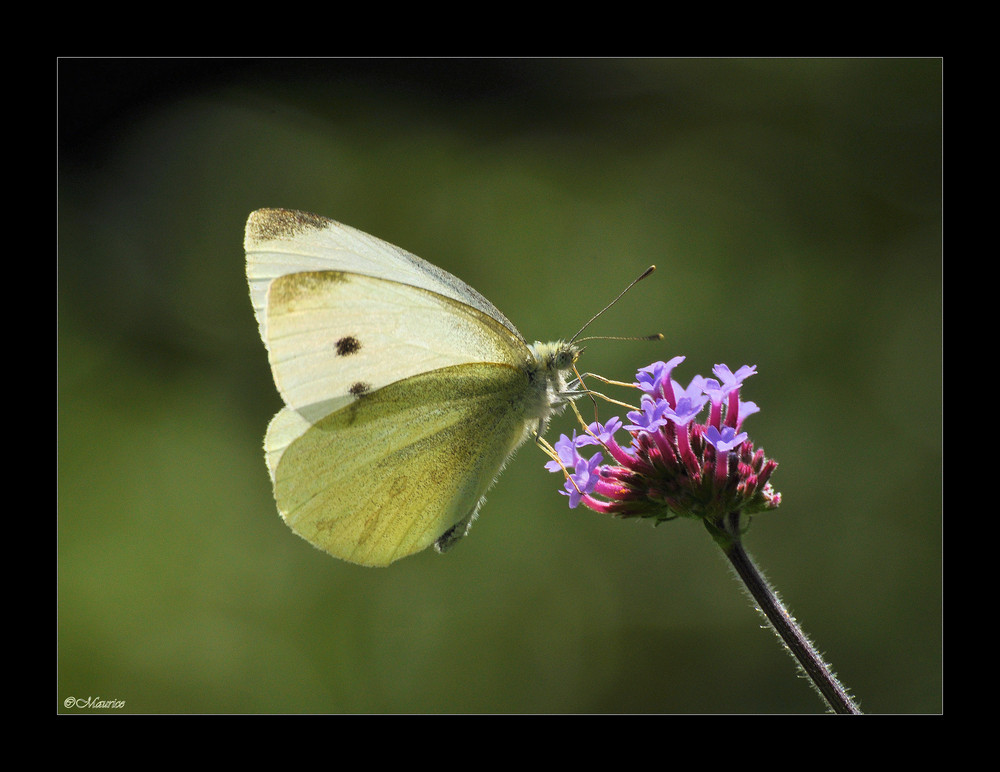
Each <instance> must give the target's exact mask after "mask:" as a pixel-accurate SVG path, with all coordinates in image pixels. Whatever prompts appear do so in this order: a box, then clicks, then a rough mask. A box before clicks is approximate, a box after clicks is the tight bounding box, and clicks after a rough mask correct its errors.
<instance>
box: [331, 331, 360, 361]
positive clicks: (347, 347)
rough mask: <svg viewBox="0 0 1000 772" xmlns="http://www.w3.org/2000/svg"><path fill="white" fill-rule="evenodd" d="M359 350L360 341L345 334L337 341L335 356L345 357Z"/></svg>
mask: <svg viewBox="0 0 1000 772" xmlns="http://www.w3.org/2000/svg"><path fill="white" fill-rule="evenodd" d="M360 350H361V341H360V340H358V339H357V338H355V337H354V336H353V335H345V336H344V337H343V338H341V339H340V340H338V341H337V356H341V357H346V356H350V355H351V354H357V353H358V352H359V351H360Z"/></svg>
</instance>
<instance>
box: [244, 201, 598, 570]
mask: <svg viewBox="0 0 1000 772" xmlns="http://www.w3.org/2000/svg"><path fill="white" fill-rule="evenodd" d="M244 246H245V249H246V253H247V280H248V282H249V284H250V299H251V301H252V303H253V309H254V314H255V315H256V317H257V323H258V325H259V328H260V335H261V338H262V339H263V341H264V344H265V345H266V346H267V351H268V359H269V360H270V363H271V372H272V374H273V375H274V382H275V385H276V386H277V387H278V391H279V392H280V393H281V397H282V399H283V400H284V402H285V405H286V406H285V407H284V408H282V410H281V411H280V412H279V413H278V414H277V415H276V416H275V417H274V418H273V419H272V421H271V424H270V426H268V429H267V436H266V438H265V440H264V449H265V455H266V459H267V465H268V469H269V470H270V473H271V482H272V483H273V485H274V497H275V500H276V501H277V504H278V510H279V512H280V513H281V516H282V517H283V518H284V520H285V522H286V523H287V524H288V525H289V526H290V527H291V528H292V530H293V531H295V532H296V533H297V534H299V536H302V537H303V538H304V539H306V540H307V541H309V542H310V543H312V544H313V545H315V546H316V547H319V548H320V549H322V550H325V551H326V552H329V553H330V554H331V555H334V556H335V557H338V558H342V559H343V560H348V561H350V562H352V563H359V564H362V565H369V566H385V565H388V564H390V563H392V562H393V561H395V560H398V559H400V558H403V557H406V556H407V555H412V554H413V553H415V552H419V551H420V550H423V549H425V548H427V547H429V546H430V545H431V544H434V545H435V546H436V547H437V549H438V550H439V551H442V552H443V551H444V550H446V549H448V548H449V547H451V546H452V545H453V544H454V543H455V542H456V541H458V540H459V539H460V538H461V537H462V536H464V535H465V533H466V532H467V531H468V529H469V527H470V526H471V524H472V521H473V519H474V518H475V517H476V513H477V511H478V510H479V507H480V506H481V504H482V502H483V497H484V494H485V493H486V491H487V490H488V489H489V487H490V486H491V485H492V484H493V481H494V479H495V478H496V477H497V475H498V474H499V473H500V471H501V469H502V468H503V466H504V464H505V463H506V461H507V459H508V458H510V456H511V455H512V454H513V452H514V451H515V450H516V449H517V447H518V446H519V445H520V444H521V443H522V442H524V441H525V439H527V438H528V437H529V436H532V435H534V433H535V432H538V433H539V434H540V433H541V432H542V431H543V429H544V427H545V424H546V422H547V421H548V419H549V418H550V417H551V416H552V415H553V414H554V413H555V412H557V411H558V410H559V409H561V407H562V405H563V404H564V403H565V401H566V400H567V399H570V398H572V397H573V396H574V394H573V393H572V392H568V391H567V383H568V378H569V374H570V372H571V371H572V366H573V364H574V362H575V361H576V358H577V356H578V354H579V350H578V349H577V348H576V347H575V346H574V345H572V344H570V343H563V342H561V341H560V342H556V343H537V342H536V343H534V344H531V345H528V344H527V343H526V342H525V340H524V338H522V337H521V334H520V333H519V332H518V331H517V329H516V328H515V327H514V325H513V324H511V323H510V322H509V321H508V320H507V318H506V317H505V316H504V315H503V314H502V313H500V311H498V310H497V309H496V308H495V307H494V306H493V304H492V303H490V302H489V301H488V300H486V298H484V297H483V296H482V295H480V294H479V293H478V292H476V291H475V290H474V289H472V287H470V286H469V285H467V284H465V283H464V282H462V281H461V280H460V279H457V278H456V277H454V276H452V275H451V274H450V273H447V272H446V271H443V270H441V269H440V268H438V267H436V266H434V265H431V264H430V263H428V262H426V261H425V260H421V259H420V258H419V257H416V256H415V255H411V254H410V253H409V252H406V251H405V250H402V249H400V248H399V247H394V246H392V245H391V244H387V243H386V242H384V241H381V240H379V239H377V238H375V237H373V236H369V235H368V234H366V233H362V232H361V231H358V230H355V229H354V228H350V227H348V226H346V225H341V224H340V223H337V222H334V221H332V220H327V219H326V218H323V217H318V216H317V215H313V214H306V213H303V212H293V211H288V210H284V209H261V210H259V211H256V212H254V213H253V214H251V215H250V217H249V219H248V220H247V226H246V236H245V240H244Z"/></svg>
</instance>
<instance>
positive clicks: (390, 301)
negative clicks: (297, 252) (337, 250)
mask: <svg viewBox="0 0 1000 772" xmlns="http://www.w3.org/2000/svg"><path fill="white" fill-rule="evenodd" d="M267 320H268V324H267V336H268V337H267V341H266V342H267V348H268V355H269V358H270V361H271V369H272V371H273V373H274V379H275V383H276V384H277V386H278V390H279V391H280V392H281V395H282V397H283V399H284V401H285V403H286V404H287V405H289V406H291V407H293V408H295V409H297V410H299V411H300V412H302V414H303V415H304V416H305V417H306V418H308V419H310V420H317V419H318V418H321V417H323V416H324V415H326V414H327V413H328V412H330V403H331V400H340V399H342V398H344V397H346V396H353V397H358V396H362V395H364V394H369V393H371V392H374V391H377V390H378V389H380V388H382V387H383V386H385V385H387V384H389V383H393V382H395V381H398V380H402V379H404V378H408V377H410V376H412V375H416V374H418V373H424V372H429V371H433V370H437V369H440V368H442V367H450V366H452V365H458V364H467V363H470V362H484V361H485V362H497V363H501V364H506V365H510V366H513V367H523V365H524V364H525V363H526V362H527V361H529V360H528V358H529V357H530V356H531V355H530V353H529V351H528V349H527V347H526V346H525V345H524V343H523V342H522V341H521V340H520V339H518V338H515V337H514V336H513V335H512V334H511V333H510V331H509V330H508V329H507V328H506V327H504V326H503V325H502V324H500V323H498V322H496V321H494V320H493V319H492V318H491V317H488V316H485V315H484V314H482V313H481V312H480V311H478V310H477V309H475V308H472V307H471V306H467V305H465V304H463V303H459V302H457V301H455V300H452V299H451V298H447V297H444V296H443V295H439V294H437V293H434V292H430V291H428V290H424V289H421V288H419V287H412V286H408V285H406V284H399V283H398V282H394V281H387V280H385V279H375V278H372V277H369V276H361V275H358V274H351V273H343V272H336V271H321V272H308V273H296V274H288V275H285V276H281V277H279V278H277V279H275V280H274V281H273V282H272V284H271V288H270V290H269V292H268V296H267Z"/></svg>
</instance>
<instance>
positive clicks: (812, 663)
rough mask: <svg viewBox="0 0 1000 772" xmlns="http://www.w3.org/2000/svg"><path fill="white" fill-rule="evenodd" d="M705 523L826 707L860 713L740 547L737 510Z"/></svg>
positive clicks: (835, 710) (841, 711)
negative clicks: (718, 519) (715, 520)
mask: <svg viewBox="0 0 1000 772" xmlns="http://www.w3.org/2000/svg"><path fill="white" fill-rule="evenodd" d="M705 526H706V527H707V528H708V531H709V533H710V534H712V538H713V539H715V541H716V543H717V544H718V545H719V546H720V547H721V548H722V551H723V553H725V555H726V557H727V558H729V562H730V563H731V564H732V566H733V568H734V569H735V570H736V573H737V574H738V575H739V577H740V579H742V580H743V584H744V586H745V587H746V589H747V591H748V592H749V593H750V595H751V596H752V597H753V599H754V600H755V601H756V603H757V608H759V609H760V611H761V612H762V613H763V614H764V616H765V617H767V621H768V622H770V624H771V627H772V628H773V629H774V631H775V632H776V633H777V634H778V637H779V638H781V640H782V641H784V643H785V646H786V647H787V648H788V650H789V651H790V652H791V654H792V656H794V657H795V659H796V660H798V663H799V666H800V667H801V668H802V670H803V671H804V672H805V674H806V675H807V676H809V679H810V680H811V681H812V683H813V686H815V687H816V690H817V691H818V692H819V693H820V695H822V697H823V699H825V700H826V702H827V703H828V704H829V706H830V708H831V709H832V710H833V711H834V712H835V713H849V714H860V713H861V709H860V708H859V707H858V706H857V704H856V703H855V702H854V700H853V699H851V696H850V695H849V694H848V693H847V690H846V689H845V688H844V687H843V686H842V685H841V683H840V681H838V680H837V677H836V676H835V675H834V674H833V671H832V670H831V669H830V666H829V665H827V664H826V662H824V661H823V658H822V657H820V655H819V652H817V651H816V647H815V646H813V645H812V642H810V640H809V639H808V638H807V637H806V636H805V633H803V632H802V629H801V628H800V627H799V626H798V624H797V623H796V621H795V619H794V618H793V617H792V615H791V614H790V613H789V612H788V609H787V608H785V605H784V604H783V603H782V602H781V599H780V598H779V597H778V594H777V593H776V592H775V591H774V590H773V589H772V587H771V585H770V584H769V583H768V581H767V579H765V578H764V575H763V574H762V573H761V572H760V570H759V569H758V568H757V566H756V565H754V562H753V560H751V559H750V556H749V555H748V554H747V552H746V550H745V549H743V543H742V540H741V538H740V513H739V512H733V513H731V514H730V515H728V516H727V517H725V518H723V521H722V522H715V523H712V522H710V521H708V520H705Z"/></svg>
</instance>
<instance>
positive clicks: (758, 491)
mask: <svg viewBox="0 0 1000 772" xmlns="http://www.w3.org/2000/svg"><path fill="white" fill-rule="evenodd" d="M683 361H684V357H675V358H673V359H671V360H670V361H669V362H655V363H653V364H652V365H650V366H649V367H644V368H642V369H641V370H639V372H638V373H636V382H635V383H634V384H633V385H634V386H635V387H636V388H637V389H639V390H641V391H642V392H643V394H642V399H641V401H640V405H639V408H640V409H639V410H637V411H631V412H629V413H628V414H627V418H628V420H629V421H630V423H628V424H622V422H621V420H620V419H619V418H617V417H615V418H612V419H610V420H609V421H607V422H606V423H604V424H600V423H596V422H595V423H592V424H590V426H588V427H587V430H586V432H585V433H584V434H582V435H581V436H577V434H576V432H575V431H574V432H573V436H572V437H567V436H566V435H565V434H564V435H562V436H561V437H560V439H559V441H558V442H557V443H556V445H555V452H556V455H557V456H558V459H556V458H553V459H552V460H551V461H549V462H548V463H547V464H546V465H545V467H546V468H547V469H549V470H550V471H553V472H558V471H562V472H564V474H565V476H566V481H565V484H564V486H563V490H561V491H560V493H562V494H563V495H565V496H568V497H569V505H570V507H577V506H579V505H580V504H583V505H584V506H586V507H589V508H590V509H592V510H594V511H595V512H603V513H607V514H611V515H615V516H617V517H650V518H655V520H656V521H657V522H661V521H664V520H673V519H674V518H677V517H694V518H699V519H706V520H709V521H713V522H715V521H718V520H719V519H720V518H722V517H724V516H726V515H728V514H731V513H733V512H742V513H744V514H747V515H749V514H753V513H755V512H760V511H764V510H767V509H773V508H775V507H777V506H778V505H779V504H780V503H781V494H780V493H777V492H776V491H774V489H773V488H772V487H771V484H770V482H769V479H770V477H771V474H772V473H773V472H774V469H775V468H776V467H777V462H775V461H772V460H770V459H767V458H765V456H764V451H763V450H755V449H754V447H753V443H752V442H751V441H750V440H749V439H748V438H747V433H746V432H745V431H741V429H742V425H743V421H744V420H745V419H746V418H747V417H748V416H750V415H752V414H754V413H756V412H758V410H759V408H758V407H757V406H756V405H755V404H754V403H753V402H741V401H740V399H739V391H740V387H741V386H742V384H743V381H745V380H746V379H747V378H749V377H750V376H751V375H754V373H755V372H756V370H757V368H756V366H752V367H751V366H744V367H741V368H740V369H739V370H737V371H736V372H735V373H733V372H732V371H730V369H729V368H728V367H726V365H716V366H715V367H714V368H713V371H712V372H713V374H714V375H715V378H703V377H702V376H700V375H696V376H695V377H694V378H693V379H692V380H691V382H690V384H689V385H688V386H687V388H684V387H683V386H681V384H679V383H678V382H677V381H674V380H672V379H671V373H672V371H673V369H674V368H675V367H677V365H679V364H680V363H681V362H683ZM706 406H707V407H708V417H707V419H706V420H705V421H704V422H703V423H699V422H697V420H696V419H697V418H698V416H699V415H700V414H701V413H702V411H703V410H704V409H705V408H706ZM622 430H624V431H626V432H628V435H629V442H628V443H627V444H626V445H625V446H622V445H620V444H619V443H618V442H617V441H616V440H615V435H616V433H618V432H619V431H622ZM590 445H597V446H600V447H601V448H602V449H603V451H605V452H606V453H607V454H608V455H609V456H610V462H609V463H604V453H603V452H597V453H595V454H594V455H592V456H590V457H589V458H588V457H586V456H584V455H583V453H581V449H582V448H586V447H587V446H590Z"/></svg>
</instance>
